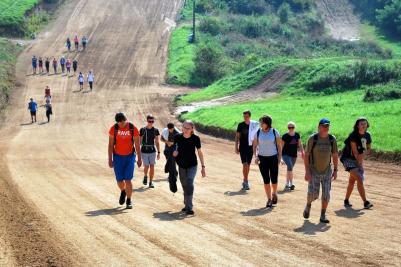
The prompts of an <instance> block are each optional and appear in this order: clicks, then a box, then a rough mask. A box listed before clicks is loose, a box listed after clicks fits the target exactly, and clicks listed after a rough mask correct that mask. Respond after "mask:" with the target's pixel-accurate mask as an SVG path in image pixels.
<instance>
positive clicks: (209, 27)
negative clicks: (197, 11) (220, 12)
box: [199, 17, 224, 36]
mask: <svg viewBox="0 0 401 267" xmlns="http://www.w3.org/2000/svg"><path fill="white" fill-rule="evenodd" d="M199 29H200V30H201V31H202V32H204V33H209V34H211V35H213V36H215V35H218V34H220V33H222V32H223V31H224V26H223V24H222V23H221V21H219V20H218V19H217V18H215V17H205V18H203V19H202V20H201V22H200V24H199Z"/></svg>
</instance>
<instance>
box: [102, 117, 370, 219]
mask: <svg viewBox="0 0 401 267" xmlns="http://www.w3.org/2000/svg"><path fill="white" fill-rule="evenodd" d="M243 118H244V121H243V122H241V123H239V124H238V127H237V131H236V137H235V153H237V154H239V155H240V158H241V162H242V164H243V169H242V172H243V182H242V190H250V185H249V180H248V176H249V171H250V167H251V164H252V159H253V158H254V159H255V160H254V163H255V164H256V165H258V167H259V170H260V174H261V176H262V178H263V182H264V189H265V193H266V197H267V202H266V208H272V207H273V206H275V205H277V203H278V197H277V186H278V173H279V165H280V164H285V165H286V166H287V175H286V184H285V187H284V188H285V190H289V191H292V190H294V189H295V185H294V174H293V168H294V165H295V163H296V160H297V156H298V152H299V153H300V154H301V156H302V158H303V160H304V165H305V180H306V181H307V182H308V192H307V201H306V206H305V209H304V212H303V216H304V218H305V219H308V218H309V216H310V211H311V206H312V202H313V201H314V200H316V199H318V198H319V193H320V188H322V197H321V199H322V206H321V214H320V222H321V223H329V222H330V221H329V220H328V218H327V216H326V210H327V207H328V203H329V201H330V193H331V192H330V191H331V183H332V181H333V180H335V179H336V178H337V172H338V164H339V160H340V161H341V162H342V164H343V166H344V168H345V170H346V171H347V172H349V173H350V176H349V183H348V187H347V191H346V194H345V198H344V206H345V207H347V208H348V207H351V206H352V205H351V203H350V201H349V198H350V196H351V193H352V191H353V188H354V185H355V183H357V188H358V191H359V194H360V196H361V198H362V200H363V205H364V208H366V209H369V208H371V207H372V206H373V205H372V204H371V203H370V202H369V201H368V200H367V199H366V193H365V188H364V179H365V175H364V167H363V161H364V155H366V154H368V153H370V150H371V143H372V139H371V136H370V134H369V132H368V131H367V129H368V128H369V123H368V121H367V119H366V118H358V119H357V120H356V122H355V125H354V129H353V131H352V132H351V133H350V135H349V136H348V138H347V139H346V140H345V148H344V150H343V152H342V156H341V158H339V153H338V148H337V141H336V138H335V137H334V136H333V135H332V134H330V124H331V123H330V120H329V119H327V118H323V119H321V120H320V121H319V123H318V129H317V133H315V134H313V135H311V136H310V137H309V139H308V141H307V145H306V148H305V149H304V148H303V145H302V141H301V136H300V134H299V133H297V132H296V124H295V123H294V122H292V121H291V122H289V123H288V125H287V126H288V132H286V133H285V134H284V135H283V136H282V137H281V136H280V133H279V131H278V130H277V129H275V128H273V126H272V118H271V117H270V116H268V115H264V116H262V117H261V118H260V119H259V121H253V120H251V112H250V111H249V110H248V111H244V112H243ZM115 121H116V122H115V124H114V125H113V126H112V127H111V128H110V130H109V145H108V159H109V166H110V168H113V169H114V173H115V177H116V180H117V185H118V187H119V189H120V198H119V204H120V205H123V204H126V208H127V209H131V208H132V183H131V180H132V179H133V178H134V169H135V162H136V163H137V165H138V167H141V165H142V164H144V165H145V170H144V178H143V184H144V185H147V184H149V188H154V183H153V178H154V167H155V164H156V159H160V153H161V150H160V141H161V142H163V143H165V148H164V155H165V157H166V165H165V172H166V173H168V181H169V186H170V191H171V192H173V193H175V192H177V176H178V175H179V179H180V182H181V185H182V188H183V191H184V208H183V209H182V212H184V213H185V214H187V215H193V214H194V211H193V194H194V180H195V176H196V173H197V170H198V158H199V160H200V163H201V173H202V176H203V177H205V176H206V169H205V168H206V167H205V160H204V156H203V152H202V149H201V147H202V146H201V140H200V138H199V136H198V135H196V134H195V133H194V130H195V126H194V123H193V122H192V121H189V120H187V121H184V122H183V124H182V132H180V131H179V130H178V129H177V127H175V125H174V124H173V123H168V124H167V127H166V128H165V129H163V130H162V132H161V138H160V139H159V136H160V132H159V130H158V129H157V128H155V127H154V123H155V118H154V116H152V115H148V116H147V125H146V126H145V127H143V128H141V129H140V130H138V128H136V127H135V126H134V125H133V124H132V123H131V122H128V120H127V117H126V115H124V114H123V113H117V114H116V116H115ZM176 165H178V171H177V167H176Z"/></svg>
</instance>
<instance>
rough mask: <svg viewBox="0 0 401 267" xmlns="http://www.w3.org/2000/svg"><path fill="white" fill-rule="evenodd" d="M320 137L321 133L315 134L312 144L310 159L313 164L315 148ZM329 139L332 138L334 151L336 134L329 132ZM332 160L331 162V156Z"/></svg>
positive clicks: (331, 142)
mask: <svg viewBox="0 0 401 267" xmlns="http://www.w3.org/2000/svg"><path fill="white" fill-rule="evenodd" d="M318 139H319V134H318V133H315V134H313V144H312V149H311V150H310V151H311V152H310V157H309V161H310V163H312V164H313V163H314V158H313V149H315V146H316V144H317V141H318ZM329 140H330V145H331V150H332V151H333V146H334V141H335V138H334V136H333V135H331V134H329ZM330 162H331V158H330Z"/></svg>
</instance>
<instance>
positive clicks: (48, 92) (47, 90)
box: [45, 85, 52, 103]
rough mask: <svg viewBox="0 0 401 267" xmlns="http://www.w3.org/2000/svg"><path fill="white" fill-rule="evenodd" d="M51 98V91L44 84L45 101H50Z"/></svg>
mask: <svg viewBox="0 0 401 267" xmlns="http://www.w3.org/2000/svg"><path fill="white" fill-rule="evenodd" d="M51 98H52V95H51V92H50V87H49V86H48V85H46V87H45V99H46V102H49V103H50V101H51Z"/></svg>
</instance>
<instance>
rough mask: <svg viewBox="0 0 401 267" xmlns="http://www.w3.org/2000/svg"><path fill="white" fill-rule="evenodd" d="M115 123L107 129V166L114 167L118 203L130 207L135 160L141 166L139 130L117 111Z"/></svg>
mask: <svg viewBox="0 0 401 267" xmlns="http://www.w3.org/2000/svg"><path fill="white" fill-rule="evenodd" d="M115 121H116V123H115V124H114V125H113V126H112V127H111V128H110V130H109V146H108V158H109V167H110V168H113V169H114V173H115V176H116V180H117V185H118V187H119V189H120V191H121V192H120V199H119V203H120V205H124V203H126V207H127V209H132V200H131V198H132V191H133V190H132V182H131V181H132V179H133V178H134V169H135V160H136V158H138V161H137V165H138V167H141V165H142V158H141V149H140V144H139V131H138V129H137V128H136V127H135V126H134V125H133V124H132V123H130V122H128V121H127V117H126V116H125V114H124V113H117V114H116V116H115Z"/></svg>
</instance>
